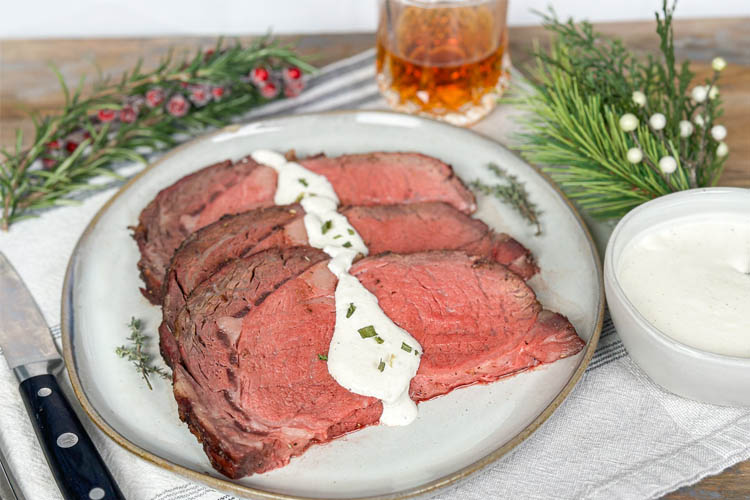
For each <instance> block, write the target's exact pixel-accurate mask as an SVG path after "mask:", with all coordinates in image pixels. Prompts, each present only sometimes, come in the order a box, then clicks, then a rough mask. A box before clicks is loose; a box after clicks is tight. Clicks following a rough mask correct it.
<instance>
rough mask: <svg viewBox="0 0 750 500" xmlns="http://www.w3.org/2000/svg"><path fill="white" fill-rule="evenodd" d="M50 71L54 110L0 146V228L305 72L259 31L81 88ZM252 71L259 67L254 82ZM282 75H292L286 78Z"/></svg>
mask: <svg viewBox="0 0 750 500" xmlns="http://www.w3.org/2000/svg"><path fill="white" fill-rule="evenodd" d="M53 69H54V71H55V73H56V75H57V77H58V79H59V81H60V86H61V87H62V91H63V94H64V96H65V105H64V108H63V109H62V111H61V112H60V113H59V114H56V115H52V116H44V117H42V116H40V115H39V114H32V116H31V118H32V120H33V122H34V138H33V139H32V140H31V144H30V145H29V146H28V147H25V148H24V147H23V144H24V142H25V141H24V136H23V132H22V131H21V129H18V130H17V131H16V141H15V148H14V149H13V150H12V151H11V150H8V149H5V148H0V228H2V229H3V230H7V229H8V227H9V226H10V225H12V224H13V223H14V222H18V221H20V220H22V219H25V218H27V217H33V216H34V215H35V212H37V211H39V210H40V209H44V208H47V207H50V206H55V205H63V204H70V203H73V202H74V201H73V200H72V199H71V197H72V195H74V194H76V193H79V192H81V191H83V190H90V189H97V183H95V182H92V181H93V180H94V179H95V178H99V177H101V176H108V177H114V178H117V179H119V176H118V174H117V173H116V172H115V171H114V169H113V166H115V165H117V164H122V163H123V162H138V163H145V162H146V155H147V154H149V153H153V152H156V151H159V150H163V149H166V148H169V147H171V146H173V145H175V144H176V143H177V142H180V141H181V140H185V139H186V138H187V137H188V136H189V135H191V134H194V133H195V132H198V131H201V130H204V129H205V128H206V127H220V126H223V125H225V124H227V123H229V122H230V121H231V120H232V119H233V118H235V117H238V116H240V115H242V114H244V113H246V112H247V111H248V110H250V109H251V108H253V107H254V106H257V105H259V104H262V103H265V102H268V101H269V100H271V99H274V98H276V97H277V96H279V95H284V93H287V94H289V95H292V94H294V93H295V92H298V91H299V90H301V82H300V84H299V85H297V81H299V80H298V79H299V78H300V75H301V70H305V71H312V70H313V68H312V66H310V65H309V64H307V63H306V62H304V61H303V60H301V59H300V58H298V57H297V55H296V54H295V52H294V50H293V49H292V48H291V47H288V46H283V45H280V44H279V43H277V42H275V41H273V40H272V39H271V38H269V37H263V38H260V39H258V40H256V41H254V42H253V43H252V44H250V45H248V46H243V45H241V44H240V43H239V42H236V43H234V44H229V43H224V41H223V40H221V39H220V40H218V42H217V43H216V45H215V47H214V48H213V49H212V50H208V51H203V50H198V51H197V52H196V53H195V54H194V55H193V56H191V57H186V58H175V57H173V54H172V53H170V54H169V55H168V56H167V57H166V58H165V59H164V60H163V61H161V63H160V64H159V65H158V66H157V67H156V68H154V69H152V70H150V71H146V70H144V69H143V68H142V64H141V62H140V61H139V62H138V64H136V66H135V67H134V68H133V69H132V70H130V71H127V72H125V73H123V74H122V76H121V78H119V79H118V80H111V79H109V78H107V77H100V79H99V80H98V81H96V82H95V83H94V84H93V86H92V87H91V88H89V89H86V88H85V78H84V77H82V78H81V79H80V81H79V82H78V85H77V87H76V88H75V89H73V90H71V89H69V88H68V86H67V84H66V82H65V80H64V79H63V77H62V75H61V74H60V72H59V71H57V70H56V69H55V68H53ZM253 70H260V72H259V73H258V78H256V79H255V80H253V78H252V75H251V71H253ZM279 72H281V73H282V74H283V75H284V78H286V80H285V86H286V87H285V89H284V92H283V93H280V92H281V81H280V79H275V80H274V78H275V77H274V75H275V74H277V73H279ZM289 75H292V76H291V77H289V78H295V79H297V81H295V82H291V81H288V80H289V78H287V77H288V76H289ZM260 79H268V80H267V81H265V80H264V81H263V82H261V80H260ZM259 83H263V85H259ZM292 84H294V85H292ZM102 184H106V183H99V186H101V185H102Z"/></svg>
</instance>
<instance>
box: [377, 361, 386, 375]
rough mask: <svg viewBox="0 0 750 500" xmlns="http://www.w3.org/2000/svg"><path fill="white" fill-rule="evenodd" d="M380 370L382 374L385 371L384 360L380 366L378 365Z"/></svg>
mask: <svg viewBox="0 0 750 500" xmlns="http://www.w3.org/2000/svg"><path fill="white" fill-rule="evenodd" d="M378 370H380V371H381V372H382V371H383V370H385V361H383V360H382V359H381V360H380V364H379V365H378Z"/></svg>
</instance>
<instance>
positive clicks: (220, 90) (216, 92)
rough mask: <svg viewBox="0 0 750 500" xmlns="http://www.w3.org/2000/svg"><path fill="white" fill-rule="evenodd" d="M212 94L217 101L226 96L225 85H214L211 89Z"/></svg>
mask: <svg viewBox="0 0 750 500" xmlns="http://www.w3.org/2000/svg"><path fill="white" fill-rule="evenodd" d="M211 95H212V96H214V99H216V100H217V101H218V100H219V99H221V98H222V97H224V87H214V88H212V89H211Z"/></svg>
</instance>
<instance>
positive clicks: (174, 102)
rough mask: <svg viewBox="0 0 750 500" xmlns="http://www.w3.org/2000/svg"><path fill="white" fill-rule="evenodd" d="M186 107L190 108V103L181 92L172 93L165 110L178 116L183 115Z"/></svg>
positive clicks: (185, 112)
mask: <svg viewBox="0 0 750 500" xmlns="http://www.w3.org/2000/svg"><path fill="white" fill-rule="evenodd" d="M188 109H190V103H189V102H188V100H187V99H185V97H184V96H183V95H182V94H175V95H173V96H172V97H171V98H170V99H169V102H168V103H167V111H168V112H169V114H170V115H172V116H176V117H178V118H179V117H181V116H185V115H186V114H187V112H188Z"/></svg>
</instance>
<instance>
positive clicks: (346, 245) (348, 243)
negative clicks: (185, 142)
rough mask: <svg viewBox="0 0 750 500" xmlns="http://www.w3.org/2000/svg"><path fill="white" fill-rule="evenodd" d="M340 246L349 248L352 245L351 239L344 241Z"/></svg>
mask: <svg viewBox="0 0 750 500" xmlns="http://www.w3.org/2000/svg"><path fill="white" fill-rule="evenodd" d="M341 246H342V247H344V248H351V247H352V242H351V241H347V242H346V243H344V244H343V245H341Z"/></svg>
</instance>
